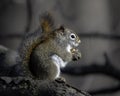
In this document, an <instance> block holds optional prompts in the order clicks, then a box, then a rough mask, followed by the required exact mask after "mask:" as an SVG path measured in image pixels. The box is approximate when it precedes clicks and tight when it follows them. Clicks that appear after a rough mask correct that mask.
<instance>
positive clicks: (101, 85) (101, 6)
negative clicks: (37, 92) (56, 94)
mask: <svg viewBox="0 0 120 96" xmlns="http://www.w3.org/2000/svg"><path fill="white" fill-rule="evenodd" d="M45 11H49V12H51V13H52V15H53V17H54V18H55V21H56V22H55V23H56V26H59V25H61V24H63V25H65V26H66V27H68V28H70V29H72V30H74V31H75V32H77V33H78V34H79V36H80V38H81V41H82V43H81V44H80V47H79V49H80V51H81V53H82V58H81V60H79V61H77V62H71V64H69V65H68V66H67V68H68V69H70V68H74V70H68V72H66V71H63V75H64V76H65V77H66V79H67V82H68V83H69V84H71V85H72V86H74V87H76V88H78V89H81V90H85V91H88V92H90V93H92V94H94V96H120V76H119V75H120V1H119V0H0V44H1V45H4V46H6V47H8V48H10V49H12V50H17V49H18V47H19V44H20V42H21V39H22V37H23V36H24V33H25V32H34V31H35V30H36V29H37V28H38V27H39V16H40V14H41V13H43V12H45ZM92 65H95V66H92ZM101 66H102V67H101ZM83 67H84V69H85V70H84V69H83ZM67 68H66V70H67ZM81 69H82V73H80V72H81ZM97 69H99V70H97ZM86 70H87V72H88V73H87V74H86V73H85V72H86ZM93 71H94V72H93ZM70 72H71V73H70ZM116 75H117V76H116Z"/></svg>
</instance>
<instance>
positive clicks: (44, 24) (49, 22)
mask: <svg viewBox="0 0 120 96" xmlns="http://www.w3.org/2000/svg"><path fill="white" fill-rule="evenodd" d="M40 26H41V28H42V30H43V32H52V31H53V30H54V21H53V18H52V16H51V14H50V13H48V12H45V13H44V14H43V15H42V16H41V17H40Z"/></svg>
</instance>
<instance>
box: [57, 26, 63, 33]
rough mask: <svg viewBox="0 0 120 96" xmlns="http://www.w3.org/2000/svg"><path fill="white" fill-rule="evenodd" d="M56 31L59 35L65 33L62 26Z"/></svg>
mask: <svg viewBox="0 0 120 96" xmlns="http://www.w3.org/2000/svg"><path fill="white" fill-rule="evenodd" d="M57 30H58V31H57V32H59V33H61V34H62V35H63V34H64V32H65V28H64V27H63V26H62V25H61V26H60V27H59V28H58V29H57Z"/></svg>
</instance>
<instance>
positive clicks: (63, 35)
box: [40, 12, 81, 47]
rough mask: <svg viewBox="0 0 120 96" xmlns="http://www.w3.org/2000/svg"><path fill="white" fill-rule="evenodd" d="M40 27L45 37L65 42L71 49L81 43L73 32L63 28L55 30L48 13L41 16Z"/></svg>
mask: <svg viewBox="0 0 120 96" xmlns="http://www.w3.org/2000/svg"><path fill="white" fill-rule="evenodd" d="M40 25H41V27H42V30H43V32H44V34H45V35H47V37H50V36H52V38H53V37H55V38H57V39H59V40H60V42H62V43H63V42H66V43H68V44H70V45H71V46H73V47H77V46H78V45H79V43H80V42H81V41H80V38H79V36H78V35H77V34H76V33H75V32H74V31H72V30H70V29H68V28H65V27H63V26H60V27H59V28H55V24H54V20H53V18H52V16H51V14H50V13H48V12H46V13H45V14H43V15H42V16H41V20H40Z"/></svg>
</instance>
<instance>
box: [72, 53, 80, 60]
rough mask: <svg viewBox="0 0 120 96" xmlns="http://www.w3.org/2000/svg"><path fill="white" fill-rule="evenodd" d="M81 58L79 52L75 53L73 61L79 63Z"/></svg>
mask: <svg viewBox="0 0 120 96" xmlns="http://www.w3.org/2000/svg"><path fill="white" fill-rule="evenodd" d="M80 58H81V53H80V52H79V51H74V53H73V58H72V60H73V61H77V60H79V59H80Z"/></svg>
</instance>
